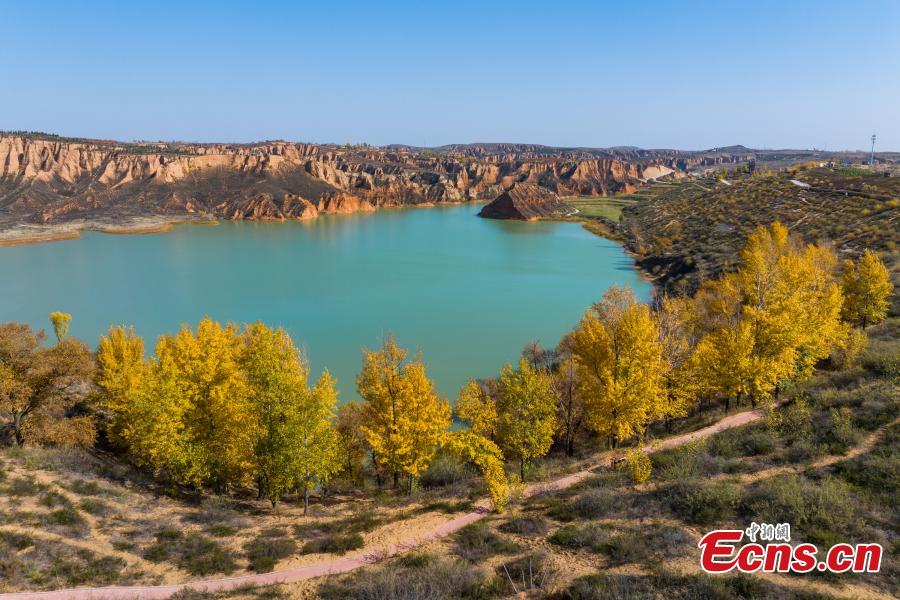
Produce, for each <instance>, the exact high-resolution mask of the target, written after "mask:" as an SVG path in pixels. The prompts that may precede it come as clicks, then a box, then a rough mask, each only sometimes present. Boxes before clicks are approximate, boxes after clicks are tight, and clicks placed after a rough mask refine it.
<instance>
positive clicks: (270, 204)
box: [0, 135, 641, 227]
mask: <svg viewBox="0 0 900 600" xmlns="http://www.w3.org/2000/svg"><path fill="white" fill-rule="evenodd" d="M512 149H513V150H514V148H512ZM503 150H504V154H492V155H485V156H483V157H481V156H480V157H473V156H467V155H465V154H463V153H452V152H433V151H421V150H413V149H375V148H369V147H363V148H350V147H343V146H317V145H313V144H292V143H285V142H267V143H261V144H254V145H222V144H174V145H172V144H169V145H166V144H137V145H136V144H129V145H124V144H119V143H116V142H102V141H63V140H56V139H38V138H33V137H25V136H12V135H10V136H0V227H3V226H9V224H10V223H22V222H30V223H50V224H52V223H60V222H65V221H66V220H70V219H76V218H77V219H90V218H94V217H97V216H103V217H105V218H109V217H118V216H139V215H155V214H167V215H178V214H186V215H191V214H193V215H210V216H214V217H220V218H226V219H274V220H284V219H308V218H313V217H315V216H316V215H318V214H319V213H349V212H356V211H369V210H373V209H374V208H377V207H380V206H396V205H415V204H434V203H441V202H464V201H469V200H476V199H487V198H493V197H496V196H497V195H499V194H501V193H503V192H504V191H505V190H507V189H509V188H511V187H513V186H515V185H517V184H532V185H538V186H541V187H542V188H546V189H548V190H551V191H552V192H554V193H556V194H557V195H561V196H569V195H603V194H609V193H613V192H620V191H630V190H631V189H632V188H633V186H634V185H635V184H636V183H637V181H638V180H639V178H640V176H641V171H640V166H639V165H637V164H635V163H629V162H625V161H622V160H620V159H618V158H614V157H609V158H597V157H592V156H570V155H560V156H543V155H540V154H538V153H535V152H531V151H528V152H523V153H520V154H518V153H516V152H515V151H510V152H506V150H510V148H505V147H504V148H503Z"/></svg>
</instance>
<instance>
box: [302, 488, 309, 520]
mask: <svg viewBox="0 0 900 600" xmlns="http://www.w3.org/2000/svg"><path fill="white" fill-rule="evenodd" d="M308 512H309V482H308V481H304V482H303V516H304V517H305V516H306V513H308Z"/></svg>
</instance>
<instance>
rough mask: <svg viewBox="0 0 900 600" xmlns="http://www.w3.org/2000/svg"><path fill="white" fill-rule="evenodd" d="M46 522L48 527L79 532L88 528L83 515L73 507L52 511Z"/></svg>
mask: <svg viewBox="0 0 900 600" xmlns="http://www.w3.org/2000/svg"><path fill="white" fill-rule="evenodd" d="M46 522H47V524H48V525H57V526H59V527H66V528H69V529H73V530H78V531H81V530H84V529H86V528H87V526H88V524H87V521H86V520H85V518H84V517H83V516H82V514H81V513H80V512H78V510H77V509H75V508H72V507H69V508H60V509H57V510H54V511H51V512H50V513H48V514H47V516H46Z"/></svg>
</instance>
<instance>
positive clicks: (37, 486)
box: [5, 477, 47, 496]
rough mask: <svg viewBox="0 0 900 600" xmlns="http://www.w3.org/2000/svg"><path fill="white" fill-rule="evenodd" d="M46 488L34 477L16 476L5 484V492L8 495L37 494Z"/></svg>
mask: <svg viewBox="0 0 900 600" xmlns="http://www.w3.org/2000/svg"><path fill="white" fill-rule="evenodd" d="M46 489H47V486H46V485H44V484H43V483H38V481H37V480H36V479H35V478H34V477H16V478H15V479H13V480H11V481H10V482H9V484H8V485H7V486H6V490H5V491H6V493H7V494H8V495H10V496H37V495H38V494H40V493H41V492H43V491H44V490H46Z"/></svg>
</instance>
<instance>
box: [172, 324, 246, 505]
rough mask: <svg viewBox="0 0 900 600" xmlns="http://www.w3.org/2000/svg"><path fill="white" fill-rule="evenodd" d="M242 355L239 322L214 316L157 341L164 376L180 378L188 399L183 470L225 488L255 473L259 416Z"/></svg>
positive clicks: (189, 479)
mask: <svg viewBox="0 0 900 600" xmlns="http://www.w3.org/2000/svg"><path fill="white" fill-rule="evenodd" d="M240 355H241V338H240V335H239V334H238V330H237V327H236V326H234V325H231V324H229V325H226V326H224V327H223V326H222V325H221V324H219V323H217V322H214V321H212V320H211V319H209V318H204V319H203V320H202V321H200V323H199V324H198V325H197V332H196V333H194V332H193V331H191V329H190V328H189V327H187V326H183V327H182V328H181V330H180V331H179V332H178V334H176V335H174V336H163V337H162V338H160V340H159V343H158V344H157V345H156V356H157V359H158V364H159V368H160V369H162V370H163V374H162V375H163V378H164V379H168V378H171V379H172V380H174V382H175V385H176V387H177V390H178V393H179V394H180V395H181V396H182V397H183V398H184V401H185V402H186V404H187V407H186V411H185V413H184V415H183V421H182V426H183V434H182V457H183V462H182V468H183V469H184V471H183V472H182V473H181V476H182V477H183V478H184V481H185V482H186V483H191V484H193V485H196V486H198V487H199V486H201V485H209V486H211V487H212V488H213V489H214V490H215V491H217V492H222V491H225V490H226V489H227V488H228V486H229V485H231V484H236V483H242V482H243V481H242V480H243V479H245V478H246V476H247V475H248V474H249V473H250V472H251V466H252V463H253V437H254V431H253V428H252V427H248V424H249V423H253V419H252V413H251V406H250V403H249V400H248V393H249V390H248V386H247V382H246V378H245V377H244V374H243V372H242V370H241V368H240Z"/></svg>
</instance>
